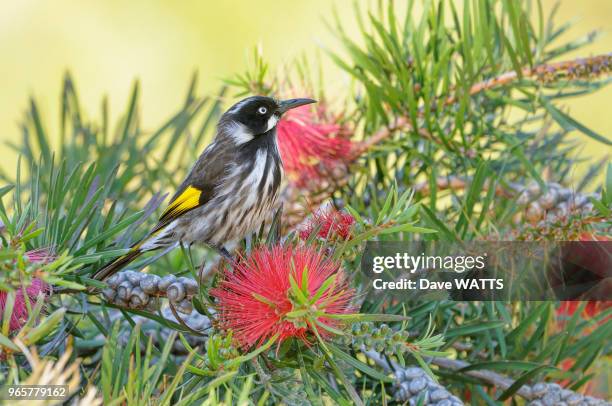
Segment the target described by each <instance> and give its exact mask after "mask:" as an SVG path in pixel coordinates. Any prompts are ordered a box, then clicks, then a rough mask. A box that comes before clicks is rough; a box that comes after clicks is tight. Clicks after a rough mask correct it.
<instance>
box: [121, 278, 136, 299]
mask: <svg viewBox="0 0 612 406" xmlns="http://www.w3.org/2000/svg"><path fill="white" fill-rule="evenodd" d="M130 292H132V284H131V283H130V281H127V280H126V281H123V282H121V284H120V285H119V287H118V288H117V298H119V299H121V300H128V299H129V297H130Z"/></svg>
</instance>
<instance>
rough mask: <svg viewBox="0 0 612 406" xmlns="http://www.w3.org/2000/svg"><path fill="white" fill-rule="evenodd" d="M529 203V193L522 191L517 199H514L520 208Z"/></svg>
mask: <svg viewBox="0 0 612 406" xmlns="http://www.w3.org/2000/svg"><path fill="white" fill-rule="evenodd" d="M530 201H531V198H530V197H529V193H527V191H525V190H524V191H522V192H521V194H520V195H519V197H518V199H516V202H517V203H518V204H520V205H521V206H523V205H526V204H527V203H529V202H530Z"/></svg>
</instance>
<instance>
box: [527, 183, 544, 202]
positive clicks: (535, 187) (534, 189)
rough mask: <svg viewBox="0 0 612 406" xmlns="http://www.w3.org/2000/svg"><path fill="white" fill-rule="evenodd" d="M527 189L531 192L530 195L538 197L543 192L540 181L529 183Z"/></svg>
mask: <svg viewBox="0 0 612 406" xmlns="http://www.w3.org/2000/svg"><path fill="white" fill-rule="evenodd" d="M525 190H527V193H529V196H531V197H532V198H535V197H538V196H539V195H540V192H541V189H540V185H539V184H538V182H531V183H529V185H527V188H526V189H525Z"/></svg>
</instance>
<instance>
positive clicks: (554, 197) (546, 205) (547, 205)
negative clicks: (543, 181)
mask: <svg viewBox="0 0 612 406" xmlns="http://www.w3.org/2000/svg"><path fill="white" fill-rule="evenodd" d="M558 199H559V194H558V193H557V191H556V190H555V189H549V190H548V192H546V193H544V194H543V195H542V196H541V197H540V198H539V199H538V203H540V206H542V208H543V209H546V210H549V209H552V208H553V207H554V206H555V204H557V201H558Z"/></svg>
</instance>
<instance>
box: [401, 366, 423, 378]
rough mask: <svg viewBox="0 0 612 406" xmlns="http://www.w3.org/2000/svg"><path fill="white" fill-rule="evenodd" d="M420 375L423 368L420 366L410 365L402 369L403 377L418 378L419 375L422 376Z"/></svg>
mask: <svg viewBox="0 0 612 406" xmlns="http://www.w3.org/2000/svg"><path fill="white" fill-rule="evenodd" d="M422 375H423V370H422V369H420V368H416V367H410V368H406V369H404V376H405V377H406V378H405V379H413V378H418V377H419V376H422Z"/></svg>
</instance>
